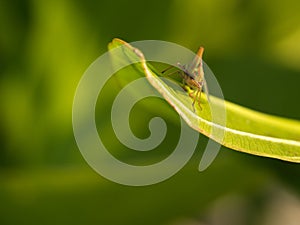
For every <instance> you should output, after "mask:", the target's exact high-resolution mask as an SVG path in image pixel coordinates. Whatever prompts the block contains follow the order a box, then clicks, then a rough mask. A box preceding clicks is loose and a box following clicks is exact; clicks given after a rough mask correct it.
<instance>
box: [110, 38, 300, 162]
mask: <svg viewBox="0 0 300 225" xmlns="http://www.w3.org/2000/svg"><path fill="white" fill-rule="evenodd" d="M115 47H121V48H123V49H122V50H123V52H124V58H123V59H118V60H130V61H137V60H138V61H139V62H140V63H138V64H135V65H134V66H135V69H136V70H134V71H135V72H134V73H136V74H135V75H138V76H140V75H141V74H144V75H145V76H146V77H147V79H148V81H149V83H150V84H151V85H152V86H153V87H154V88H155V89H156V90H157V91H158V92H159V93H160V94H161V95H162V96H163V97H164V98H165V100H166V101H167V102H168V103H169V104H170V105H171V106H172V107H173V108H174V109H175V110H176V111H177V113H178V114H179V115H180V116H181V117H182V118H183V119H184V120H185V121H186V123H187V124H188V125H189V126H190V127H192V128H193V129H195V130H197V131H198V132H200V133H202V134H204V135H206V136H207V137H209V138H212V139H214V140H215V141H217V142H219V143H220V144H222V145H224V146H226V147H228V148H231V149H234V150H237V151H240V152H245V153H249V154H253V155H258V156H265V157H271V158H276V159H281V160H285V161H290V162H297V163H299V162H300V121H295V120H291V119H287V118H281V117H277V116H272V115H267V114H264V113H261V112H257V111H254V110H251V109H248V108H245V107H242V106H239V105H237V104H234V103H231V102H228V101H224V100H222V99H219V98H217V97H214V96H210V102H209V104H208V102H207V100H206V96H205V94H202V98H201V108H202V109H200V108H199V106H196V105H195V106H196V107H195V108H196V110H195V112H194V111H193V110H192V107H191V103H192V100H193V99H192V98H191V97H190V96H189V94H192V92H191V91H190V90H189V91H188V92H189V94H188V93H187V92H183V91H180V90H176V89H174V88H173V87H172V85H169V84H167V83H166V82H165V81H164V80H163V79H162V78H161V77H160V76H159V75H160V73H159V72H157V71H156V69H155V68H154V67H152V66H151V65H149V64H148V63H147V62H146V60H145V57H144V55H143V53H142V52H141V51H140V50H138V49H136V48H134V47H133V46H131V45H130V44H128V43H126V42H124V41H122V40H120V39H114V40H113V41H112V42H111V43H110V45H109V48H110V49H112V48H115ZM113 60H117V59H115V58H113ZM128 76H134V75H133V74H130V75H128ZM212 109H213V111H214V112H212ZM224 109H225V110H226V118H224V119H225V120H226V124H224V123H222V119H219V117H220V118H222V116H223V115H225V114H222V113H223V111H222V110H224ZM212 114H213V115H214V116H213V118H214V120H212V116H211V115H212ZM218 115H219V117H218ZM216 133H218V134H222V135H221V136H220V135H215V134H216Z"/></svg>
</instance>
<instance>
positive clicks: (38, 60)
mask: <svg viewBox="0 0 300 225" xmlns="http://www.w3.org/2000/svg"><path fill="white" fill-rule="evenodd" d="M299 11H300V2H299V1H297V0H286V1H280V0H273V1H267V0H253V1H244V0H228V1H218V0H203V1H202V0H187V1H181V0H165V1H158V0H153V1H137V0H130V1H125V0H124V1H123V0H116V1H108V0H101V1H92V0H87V1H71V0H63V1H59V0H53V1H37V0H31V1H30V0H14V1H8V0H1V1H0V69H1V70H0V71H1V74H0V107H1V109H0V141H1V151H0V224H1V225H2V224H3V225H6V224H31V225H33V224H64V225H66V224H105V225H107V224H112V225H119V224H120V225H121V224H122V225H123V224H167V225H181V224H185V225H196V224H198V225H200V224H201V225H203V224H210V225H229V224H230V225H240V224H241V225H242V224H243V225H244V224H262V225H269V224H272V225H274V224H275V225H277V224H297V225H298V224H300V196H299V195H300V179H299V175H300V166H299V165H297V164H293V163H288V162H282V161H279V160H274V159H268V158H261V157H256V156H251V155H246V154H243V153H239V152H235V151H232V150H230V149H227V148H222V150H221V152H220V153H219V155H218V157H217V159H216V160H215V162H214V163H213V164H212V165H211V166H210V167H209V169H208V170H206V171H205V172H203V173H200V172H198V171H197V166H198V163H199V160H200V158H201V155H202V150H203V148H202V146H203V143H204V142H206V141H207V139H206V138H205V137H203V136H200V141H199V144H198V145H199V148H198V150H197V151H196V153H195V155H194V156H193V158H192V160H191V161H190V162H189V163H188V164H187V165H186V166H185V167H184V169H183V170H181V171H180V172H179V173H178V174H176V175H175V176H173V177H172V178H171V179H169V180H167V181H164V182H162V183H160V184H157V185H152V186H148V187H127V186H122V185H118V184H115V183H112V182H110V181H108V180H106V179H104V178H102V177H101V176H99V175H98V174H97V173H96V172H94V171H93V170H92V169H91V168H90V167H89V166H88V165H87V163H86V162H85V161H84V159H83V157H82V156H81V154H80V152H79V150H78V148H77V146H76V143H75V140H74V137H73V133H72V121H71V115H72V101H73V97H74V92H75V90H76V86H77V84H78V82H79V80H80V78H81V76H82V74H83V73H84V71H85V70H86V69H87V67H88V66H89V65H90V64H91V63H92V62H93V61H94V60H95V59H96V58H97V57H98V56H100V55H101V54H102V53H104V52H105V51H107V44H108V43H109V42H110V41H111V40H112V38H114V37H119V38H122V39H124V40H126V41H137V40H145V39H158V40H166V41H171V42H176V43H178V44H181V45H183V46H185V47H188V48H190V49H192V50H194V51H195V50H196V49H197V48H198V46H199V45H204V46H205V48H206V52H205V61H206V63H207V64H208V65H209V66H210V68H211V69H212V70H213V71H214V73H215V75H216V77H217V79H218V80H219V83H220V85H221V87H222V89H223V92H224V96H225V98H226V99H227V100H229V101H232V102H235V103H238V104H240V105H244V106H247V107H249V108H252V109H255V110H258V111H262V112H266V113H270V114H274V115H279V116H284V117H289V118H293V119H300V104H299V84H300V63H299V59H300V14H299ZM110 85H111V86H109V87H108V88H106V91H105V92H104V93H102V96H104V97H105V99H106V103H103V104H102V105H101V103H99V105H98V106H97V107H98V111H97V112H98V113H97V115H96V117H97V120H98V123H99V127H100V129H99V130H101V129H102V128H103V126H104V125H105V126H109V125H106V122H103V121H105V120H106V119H107V118H108V115H109V113H108V112H109V110H110V109H108V108H107V106H109V102H110V100H111V95H110V93H112V92H114V91H116V90H117V88H115V87H114V83H113V82H111V84H110ZM145 101H147V100H145ZM153 101H155V100H152V102H151V104H153V108H155V106H157V105H158V104H159V105H166V103H164V102H163V101H157V102H155V104H154V103H153ZM145 103H147V102H145ZM149 104H150V103H149ZM151 104H150V105H151ZM161 107H162V108H163V107H166V108H168V106H161ZM156 108H158V109H159V108H160V107H156ZM168 110H169V111H170V113H172V112H171V109H170V107H169V108H168ZM134 111H135V112H134V113H135V118H138V119H137V120H138V121H140V122H139V123H138V124H137V123H132V126H133V130H134V131H135V132H136V133H137V135H140V136H141V137H143V136H147V135H149V134H148V133H147V130H146V129H145V127H147V121H148V118H151V117H152V116H153V115H154V114H155V115H159V110H158V111H156V112H153V111H151V112H150V111H149V112H148V111H147V110H145V108H143V106H142V104H141V106H140V107H139V106H137V108H136V109H134ZM142 115H143V117H142ZM144 118H146V119H144ZM166 120H168V118H166ZM168 126H169V127H171V128H172V127H175V128H176V127H177V126H178V124H174V123H173V124H172V123H169V124H168ZM171 130H172V129H171ZM175 130H176V129H175ZM173 133H174V134H171V135H174V136H175V137H176V135H178V134H177V133H176V132H175V131H174V132H173ZM101 137H102V139H103V140H105V142H106V144H107V145H109V144H110V143H114V148H113V149H112V151H113V152H114V154H119V155H121V156H122V157H123V158H125V159H126V160H128V162H132V163H137V164H138V163H139V162H140V160H142V162H143V163H152V162H153V160H154V159H161V158H163V157H164V156H165V155H166V154H167V153H168V152H164V151H159V149H158V150H157V151H155V152H154V153H153V154H152V155H147V157H144V158H142V157H141V156H140V155H135V154H132V153H131V152H130V151H128V152H129V153H126V151H124V147H122V145H121V144H120V143H117V144H116V143H115V139H116V138H115V137H113V132H112V131H111V129H109V128H107V133H102V134H101ZM171 137H172V136H171ZM169 139H170V141H169V142H168V143H167V144H166V143H165V144H164V146H162V147H161V148H162V149H165V147H166V146H173V145H175V144H176V138H174V139H172V138H169ZM148 156H149V158H148Z"/></svg>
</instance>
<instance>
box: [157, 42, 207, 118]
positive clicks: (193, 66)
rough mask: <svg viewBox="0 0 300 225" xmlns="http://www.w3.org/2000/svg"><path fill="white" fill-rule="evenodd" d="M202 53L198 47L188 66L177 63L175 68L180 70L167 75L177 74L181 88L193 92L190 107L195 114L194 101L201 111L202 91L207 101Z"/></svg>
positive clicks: (201, 48)
mask: <svg viewBox="0 0 300 225" xmlns="http://www.w3.org/2000/svg"><path fill="white" fill-rule="evenodd" d="M203 52H204V48H203V47H200V48H199V49H198V51H197V54H196V56H195V58H194V59H193V61H192V63H190V64H188V65H181V64H180V63H177V66H178V67H179V68H180V69H181V70H177V71H175V72H172V73H169V74H168V75H167V76H169V75H171V74H174V73H179V74H180V76H181V77H182V81H183V86H184V87H185V85H187V86H188V87H190V88H191V89H193V90H195V91H194V93H193V96H192V97H193V103H192V107H193V111H194V112H195V102H196V101H197V102H198V105H199V108H200V109H202V108H201V105H200V103H201V101H200V100H201V92H202V90H203V89H204V91H205V94H206V96H207V99H208V101H209V94H208V88H207V83H206V80H205V77H204V70H203V60H202V56H203ZM171 68H173V66H171V67H168V68H167V69H165V70H163V71H162V74H164V73H165V72H166V71H168V70H170V69H171Z"/></svg>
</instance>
